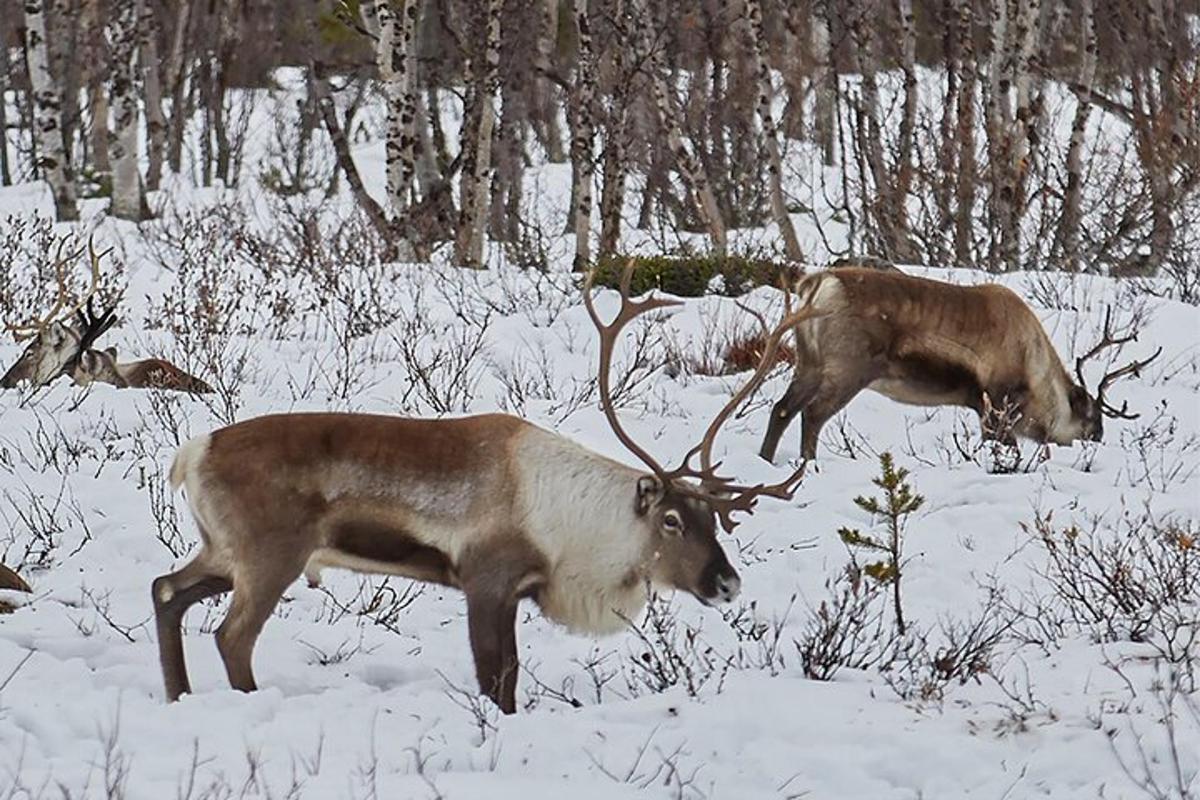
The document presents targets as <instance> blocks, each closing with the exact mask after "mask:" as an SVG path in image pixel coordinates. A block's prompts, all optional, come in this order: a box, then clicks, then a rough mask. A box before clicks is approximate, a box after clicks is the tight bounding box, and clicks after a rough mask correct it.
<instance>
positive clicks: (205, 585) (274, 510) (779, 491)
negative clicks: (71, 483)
mask: <svg viewBox="0 0 1200 800" xmlns="http://www.w3.org/2000/svg"><path fill="white" fill-rule="evenodd" d="M629 278H630V271H629V270H628V269H627V270H626V272H625V275H624V279H623V281H622V284H621V306H620V310H619V311H618V313H617V316H616V318H615V319H614V320H613V321H612V322H611V323H609V324H607V325H605V324H603V323H602V322H601V320H600V317H599V315H598V314H597V312H596V310H595V308H594V307H593V305H592V297H591V281H590V279H589V281H588V284H587V286H586V287H585V290H584V291H585V295H584V298H585V303H586V306H587V310H588V313H589V314H590V316H591V318H592V320H593V322H594V323H595V325H596V328H597V330H598V331H599V333H600V368H599V377H598V386H599V396H600V400H601V405H602V407H603V409H604V413H605V416H606V418H607V420H608V422H609V424H610V425H611V426H612V429H613V432H614V433H615V434H616V436H617V438H618V439H620V441H621V442H622V443H623V444H624V445H625V446H626V447H627V448H629V450H630V451H631V452H632V453H633V454H634V455H636V456H637V457H638V458H639V459H640V460H641V461H642V462H643V463H644V464H645V466H646V467H647V468H648V470H649V471H647V470H645V469H635V468H633V467H629V466H626V465H625V464H621V463H618V462H616V461H612V460H610V459H608V458H605V457H603V456H601V455H599V454H597V453H594V452H592V451H590V450H587V449H585V448H583V447H581V446H580V445H578V444H575V443H574V442H572V441H570V440H569V439H565V438H563V437H562V436H559V435H558V434H555V433H552V432H550V431H547V430H544V429H542V428H539V427H536V426H534V425H532V424H530V423H528V422H525V421H524V420H522V419H520V418H518V417H513V416H508V415H503V414H486V415H483V416H474V417H464V418H459V419H436V420H429V419H404V418H398V417H386V416H370V415H364V414H282V415H276V416H267V417H260V418H258V419H252V420H248V421H245V422H241V423H238V424H236V425H232V426H230V427H227V428H223V429H221V430H218V431H215V432H213V433H210V434H206V435H203V436H200V437H197V438H195V439H192V440H190V441H188V442H187V443H185V444H184V445H183V446H182V447H181V448H180V449H179V452H178V454H177V455H176V456H175V461H174V463H173V464H172V466H171V472H170V479H171V485H172V486H173V487H175V488H178V487H180V486H182V487H184V489H185V491H186V495H187V502H188V505H189V506H190V508H191V511H192V515H193V516H194V517H195V519H196V522H197V525H198V527H199V529H200V537H201V540H202V544H201V547H200V550H199V552H198V553H197V554H196V555H195V557H194V558H193V559H192V560H191V561H190V562H189V563H188V564H187V565H185V566H184V567H183V568H182V569H180V570H178V571H177V572H173V573H171V574H169V575H163V576H161V577H159V578H157V579H156V580H155V581H154V583H153V586H152V596H153V601H154V609H155V615H156V618H157V625H158V638H159V651H160V656H161V661H162V669H163V677H164V680H165V683H166V693H167V697H168V698H169V699H170V700H175V699H176V698H178V697H179V696H180V695H181V694H182V693H184V692H188V691H190V688H189V683H188V676H187V669H186V666H185V663H184V655H183V640H182V637H181V635H180V624H181V621H182V618H183V615H184V613H185V612H186V611H187V609H188V607H189V606H191V605H192V604H193V603H196V602H197V601H199V600H201V599H203V598H206V597H209V596H212V595H215V594H218V593H221V592H226V591H230V590H232V591H233V600H232V602H231V604H230V608H229V612H228V614H227V616H226V617H225V620H224V621H223V622H222V623H221V626H220V628H219V629H218V631H217V647H218V650H219V651H220V654H221V658H222V660H223V661H224V664H225V670H226V672H227V674H228V676H229V681H230V683H231V684H232V685H233V686H234V687H235V688H237V689H241V690H245V691H249V690H252V689H254V688H255V686H256V684H255V680H254V675H253V672H252V670H251V654H252V652H253V649H254V643H255V640H256V639H257V638H258V635H259V632H260V631H261V630H262V627H263V624H264V623H265V622H266V620H267V618H268V617H269V616H270V615H271V612H272V609H274V608H275V605H276V603H277V602H278V601H279V598H280V595H281V594H282V593H283V591H284V590H285V589H286V588H287V586H288V585H290V584H291V583H292V582H293V581H294V580H295V579H296V578H297V577H298V576H299V575H301V574H305V575H306V576H307V577H308V579H309V582H310V583H312V584H316V583H318V582H319V580H320V573H321V570H322V569H323V568H325V567H330V566H332V567H342V568H346V569H350V570H355V571H358V572H371V573H384V574H390V575H401V576H404V577H407V578H411V579H413V580H420V581H429V582H433V583H439V584H442V585H446V586H451V587H456V588H459V589H461V590H462V591H463V592H464V594H465V595H466V600H467V628H468V633H469V638H470V643H471V651H472V653H473V655H474V658H475V670H476V675H477V677H478V679H479V685H480V689H481V690H482V691H483V693H485V694H487V695H488V696H489V697H490V698H492V700H494V701H495V702H496V703H497V705H499V707H500V709H501V710H502V711H504V712H505V713H513V712H515V711H516V682H517V666H518V665H517V640H516V613H517V605H518V602H519V601H520V600H521V599H522V598H532V599H533V600H534V601H535V602H536V603H537V604H538V606H539V607H540V608H541V610H542V613H544V614H545V615H546V616H547V617H548V618H550V619H552V620H554V621H556V622H559V623H561V624H563V625H565V626H566V627H567V628H569V629H570V630H572V631H576V632H581V633H593V634H599V633H607V632H612V631H616V630H619V629H620V628H621V627H622V626H623V625H625V624H626V623H627V621H628V620H629V619H632V618H633V617H635V616H636V615H637V614H638V613H639V612H640V611H641V609H642V607H643V605H644V604H645V601H646V592H647V587H648V586H658V587H666V588H672V589H679V590H682V591H685V592H688V593H690V594H692V595H694V596H695V597H696V598H697V599H699V600H700V602H702V603H704V604H706V605H707V604H710V603H721V602H728V601H730V600H732V599H733V598H734V597H736V596H737V594H738V591H739V588H740V584H741V581H740V579H739V577H738V574H737V572H736V571H735V570H734V568H733V567H732V566H731V565H730V563H729V560H728V558H726V556H725V553H724V551H723V550H722V548H721V545H720V544H719V543H718V541H717V537H716V523H717V521H718V520H719V521H720V522H721V524H722V526H723V527H724V528H725V529H726V530H731V529H732V528H733V526H734V525H735V524H736V523H735V522H734V520H733V519H732V516H731V515H732V514H733V513H734V512H744V513H750V512H752V510H753V507H754V504H755V501H756V499H757V498H758V497H760V496H763V495H767V496H771V497H777V498H790V497H791V496H792V494H793V492H794V491H795V489H796V486H797V485H798V483H799V481H800V479H801V476H802V473H803V466H801V468H800V469H799V470H797V471H796V472H794V473H793V474H792V475H790V476H789V477H788V478H786V479H785V480H784V481H782V482H780V483H777V484H774V485H771V486H764V485H757V486H739V485H737V484H734V483H733V482H732V481H731V480H729V479H728V478H724V477H720V476H718V475H717V474H716V467H715V466H714V465H713V463H712V458H711V451H712V447H713V441H714V439H715V437H716V434H717V432H718V430H719V429H720V427H721V426H722V425H723V424H724V422H725V420H726V419H727V418H728V416H729V414H730V413H732V411H733V410H734V409H735V408H736V407H737V406H739V405H740V404H741V403H742V402H743V401H744V400H745V399H746V397H747V396H748V395H749V394H750V393H751V392H752V391H753V390H754V388H755V387H756V386H757V385H758V384H759V383H761V381H762V380H763V378H764V377H765V376H766V374H767V372H768V371H769V370H770V368H771V366H772V365H773V364H774V354H775V353H774V351H775V347H776V346H777V345H778V343H779V340H780V338H781V337H782V336H783V334H784V333H785V332H786V330H787V329H788V328H790V327H791V326H792V325H795V324H796V323H798V322H800V321H802V320H804V319H807V318H808V317H809V316H811V315H812V314H813V313H815V312H813V311H812V310H811V309H807V308H804V309H801V310H800V311H798V312H796V313H795V314H793V315H790V316H789V317H788V318H786V319H785V320H784V321H783V322H782V323H781V324H780V326H779V327H777V328H776V329H775V331H773V332H772V334H771V336H770V337H769V340H768V346H767V352H766V353H765V354H764V357H763V359H762V361H761V362H760V364H759V366H758V369H757V370H756V371H755V373H754V376H753V377H752V378H751V379H750V381H749V382H748V383H747V384H746V385H745V386H744V387H743V388H742V389H741V391H739V392H738V393H737V394H735V395H734V397H733V398H732V399H731V400H730V402H729V404H728V405H726V407H725V408H724V409H722V411H721V412H720V413H719V414H718V415H717V416H716V417H715V418H714V419H713V421H712V423H711V424H710V425H709V426H708V429H707V431H706V432H705V434H704V437H703V439H702V441H701V442H700V444H699V445H697V446H696V447H695V448H694V449H693V450H692V451H690V452H689V453H688V455H687V457H686V458H685V459H684V460H683V463H682V464H681V465H680V466H679V467H677V468H675V469H672V470H665V469H663V468H662V467H661V466H660V465H659V464H658V462H656V461H655V460H654V459H653V458H651V457H650V455H649V454H648V453H646V451H645V450H643V449H642V448H641V447H640V446H638V445H637V443H636V442H634V441H633V439H632V438H631V437H630V436H629V435H628V434H627V433H626V432H625V431H624V430H623V429H622V428H621V425H620V423H619V421H618V419H617V415H616V410H615V408H614V406H613V401H612V396H611V392H610V386H609V371H610V367H611V364H612V355H613V346H614V344H615V342H616V340H617V337H618V335H619V333H620V331H621V329H622V328H623V327H624V326H625V325H626V324H628V323H629V321H630V320H632V319H634V318H635V317H637V316H639V315H641V314H644V313H646V312H648V311H652V310H655V309H660V308H665V307H667V306H672V305H677V304H678V303H676V302H675V301H668V300H663V299H654V298H650V299H644V300H636V301H635V300H631V299H630V298H629ZM697 456H698V458H699V463H700V465H699V467H693V466H692V464H691V462H692V459H693V457H697Z"/></svg>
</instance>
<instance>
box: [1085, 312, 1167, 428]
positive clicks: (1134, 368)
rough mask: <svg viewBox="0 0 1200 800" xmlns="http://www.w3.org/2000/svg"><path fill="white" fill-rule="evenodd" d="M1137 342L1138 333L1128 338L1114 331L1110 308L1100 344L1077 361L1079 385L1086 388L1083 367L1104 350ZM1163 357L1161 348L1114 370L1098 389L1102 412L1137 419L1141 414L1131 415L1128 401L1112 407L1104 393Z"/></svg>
mask: <svg viewBox="0 0 1200 800" xmlns="http://www.w3.org/2000/svg"><path fill="white" fill-rule="evenodd" d="M1136 341H1137V332H1136V331H1134V332H1133V333H1130V334H1128V335H1126V336H1117V335H1115V334H1114V333H1113V329H1112V306H1109V307H1108V308H1107V309H1105V311H1104V335H1103V337H1102V338H1101V339H1100V342H1099V344H1097V345H1096V346H1095V347H1093V348H1092V349H1091V350H1089V351H1087V352H1086V353H1084V354H1083V355H1082V356H1080V357H1079V358H1077V359H1075V376H1076V377H1077V378H1079V385H1080V386H1086V384H1085V383H1084V380H1083V365H1084V364H1085V363H1086V362H1087V361H1088V360H1090V359H1092V358H1095V357H1096V356H1097V355H1099V353H1100V352H1101V351H1103V350H1106V349H1108V348H1109V347H1121V346H1122V345H1125V344H1128V343H1129V342H1136ZM1160 355H1162V348H1161V347H1159V348H1158V349H1157V350H1155V351H1154V355H1152V356H1150V357H1149V358H1147V359H1143V360H1141V361H1131V362H1130V363H1128V364H1126V365H1125V366H1123V367H1121V368H1120V369H1116V370H1113V371H1112V372H1109V373H1108V374H1106V375H1105V376H1104V377H1103V378H1101V379H1100V383H1099V385H1097V387H1096V403H1097V405H1099V406H1100V411H1101V412H1102V413H1103V414H1104V415H1105V416H1107V417H1118V418H1120V419H1137V418H1138V417H1139V416H1141V415H1140V414H1130V413H1129V401H1128V400H1126V401H1125V402H1123V403H1122V404H1121V407H1120V408H1116V407H1115V406H1111V405H1109V404H1108V403H1106V402H1105V401H1104V392H1105V391H1106V390H1107V389H1108V387H1109V386H1111V385H1112V384H1114V383H1116V382H1117V381H1118V380H1120V379H1121V378H1124V377H1125V376H1126V375H1134V376H1136V375H1138V374H1140V373H1141V371H1142V368H1143V367H1145V366H1146V365H1148V364H1149V363H1150V362H1151V361H1153V360H1154V359H1156V358H1158V357H1159V356H1160Z"/></svg>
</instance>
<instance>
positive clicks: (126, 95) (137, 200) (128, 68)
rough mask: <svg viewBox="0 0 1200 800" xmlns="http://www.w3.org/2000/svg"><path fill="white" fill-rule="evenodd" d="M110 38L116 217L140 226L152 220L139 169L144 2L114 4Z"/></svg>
mask: <svg viewBox="0 0 1200 800" xmlns="http://www.w3.org/2000/svg"><path fill="white" fill-rule="evenodd" d="M112 15H113V16H112V20H111V22H110V23H109V26H108V31H109V34H108V38H109V41H110V42H111V43H112V96H113V112H114V113H113V123H114V130H113V134H112V137H111V138H110V139H109V158H110V159H111V161H112V165H113V187H112V209H111V211H112V214H113V216H115V217H117V218H119V219H128V220H133V221H134V222H140V221H142V220H143V219H146V218H148V217H149V208H148V207H147V205H146V193H145V190H144V187H143V186H142V175H141V172H140V170H139V169H138V98H137V85H136V84H135V83H134V80H133V78H134V61H135V59H136V58H137V26H138V18H139V17H140V16H141V2H140V0H114V2H113V8H112Z"/></svg>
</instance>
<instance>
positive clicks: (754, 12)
mask: <svg viewBox="0 0 1200 800" xmlns="http://www.w3.org/2000/svg"><path fill="white" fill-rule="evenodd" d="M745 12H746V21H747V24H748V25H749V29H750V30H749V36H750V59H751V64H752V66H751V69H752V70H753V72H754V74H755V80H756V82H757V89H758V102H757V104H756V105H757V109H758V121H759V124H760V125H762V137H763V146H764V147H765V148H766V151H767V182H768V184H769V191H770V197H771V216H772V217H773V218H774V220H775V225H776V226H778V228H779V235H780V236H782V237H783V249H784V252H785V253H787V257H788V258H789V259H791V260H792V261H794V262H796V263H803V262H804V250H803V249H802V248H801V247H800V240H799V239H797V238H796V229H795V228H794V227H792V218H791V216H790V215H789V214H788V208H787V202H786V200H785V199H784V196H783V159H782V158H780V155H779V137H778V134H777V131H776V129H775V119H774V117H773V116H772V114H771V94H772V91H771V72H770V70H768V69H767V62H766V60H765V59H764V58H763V54H762V48H763V24H762V8H761V6H760V5H759V1H758V0H745Z"/></svg>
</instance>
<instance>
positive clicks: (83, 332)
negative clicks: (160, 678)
mask: <svg viewBox="0 0 1200 800" xmlns="http://www.w3.org/2000/svg"><path fill="white" fill-rule="evenodd" d="M66 242H67V240H66V239H63V240H62V241H60V242H59V243H58V251H57V252H56V253H55V264H54V271H55V274H56V276H57V280H58V298H57V299H56V300H55V301H54V305H53V307H52V308H51V309H50V312H49V313H48V314H46V316H45V317H43V318H42V319H40V320H34V321H33V322H31V323H27V324H25V325H17V326H10V327H9V330H11V331H12V332H13V335H14V337H16V339H17V340H18V341H22V340H28V341H29V345H28V346H26V348H25V352H23V353H21V357H20V358H18V359H17V362H16V363H15V364H13V365H12V367H10V368H9V370H8V371H7V372H5V373H4V376H3V377H0V388H4V389H11V388H13V387H15V386H16V385H17V384H18V383H20V382H21V381H29V382H30V383H31V384H32V385H33V386H35V387H38V386H44V385H45V384H47V383H49V382H50V381H52V380H54V379H55V378H57V377H58V376H60V375H65V374H69V373H71V372H72V371H73V370H74V367H75V365H76V363H77V362H78V360H79V356H80V354H81V353H83V352H84V351H85V350H87V349H88V348H89V347H91V346H92V344H93V343H94V342H95V341H96V339H98V338H99V337H100V335H101V334H103V333H104V332H105V331H107V330H108V329H109V328H111V327H112V326H113V324H114V323H115V322H116V321H117V320H116V316H115V315H114V313H113V311H114V309H112V308H110V309H108V310H107V311H105V312H104V313H102V314H100V315H97V314H96V311H95V308H94V307H93V305H92V302H93V295H95V293H96V289H97V287H98V285H99V282H100V259H101V258H102V257H103V256H104V254H103V253H101V254H99V255H97V254H96V251H95V249H93V247H92V243H91V241H89V242H88V244H87V252H88V255H89V258H90V259H91V267H92V282H91V286H90V288H89V289H88V291H87V293H86V294H85V295H84V296H83V298H82V299H81V300H80V301H79V303H78V304H76V305H75V306H74V307H73V308H71V309H69V310H67V311H66V312H65V313H64V312H63V308H64V307H65V306H66V305H67V287H66V279H65V278H64V276H63V269H64V267H65V266H66V265H67V264H69V263H70V262H72V261H74V260H75V259H77V258H78V257H79V256H81V255H83V252H84V250H83V248H80V249H79V250H77V251H75V252H72V253H68V254H67V255H66V256H64V255H63V249H64V246H65V245H66ZM85 309H86V313H85ZM67 320H70V322H67Z"/></svg>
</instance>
